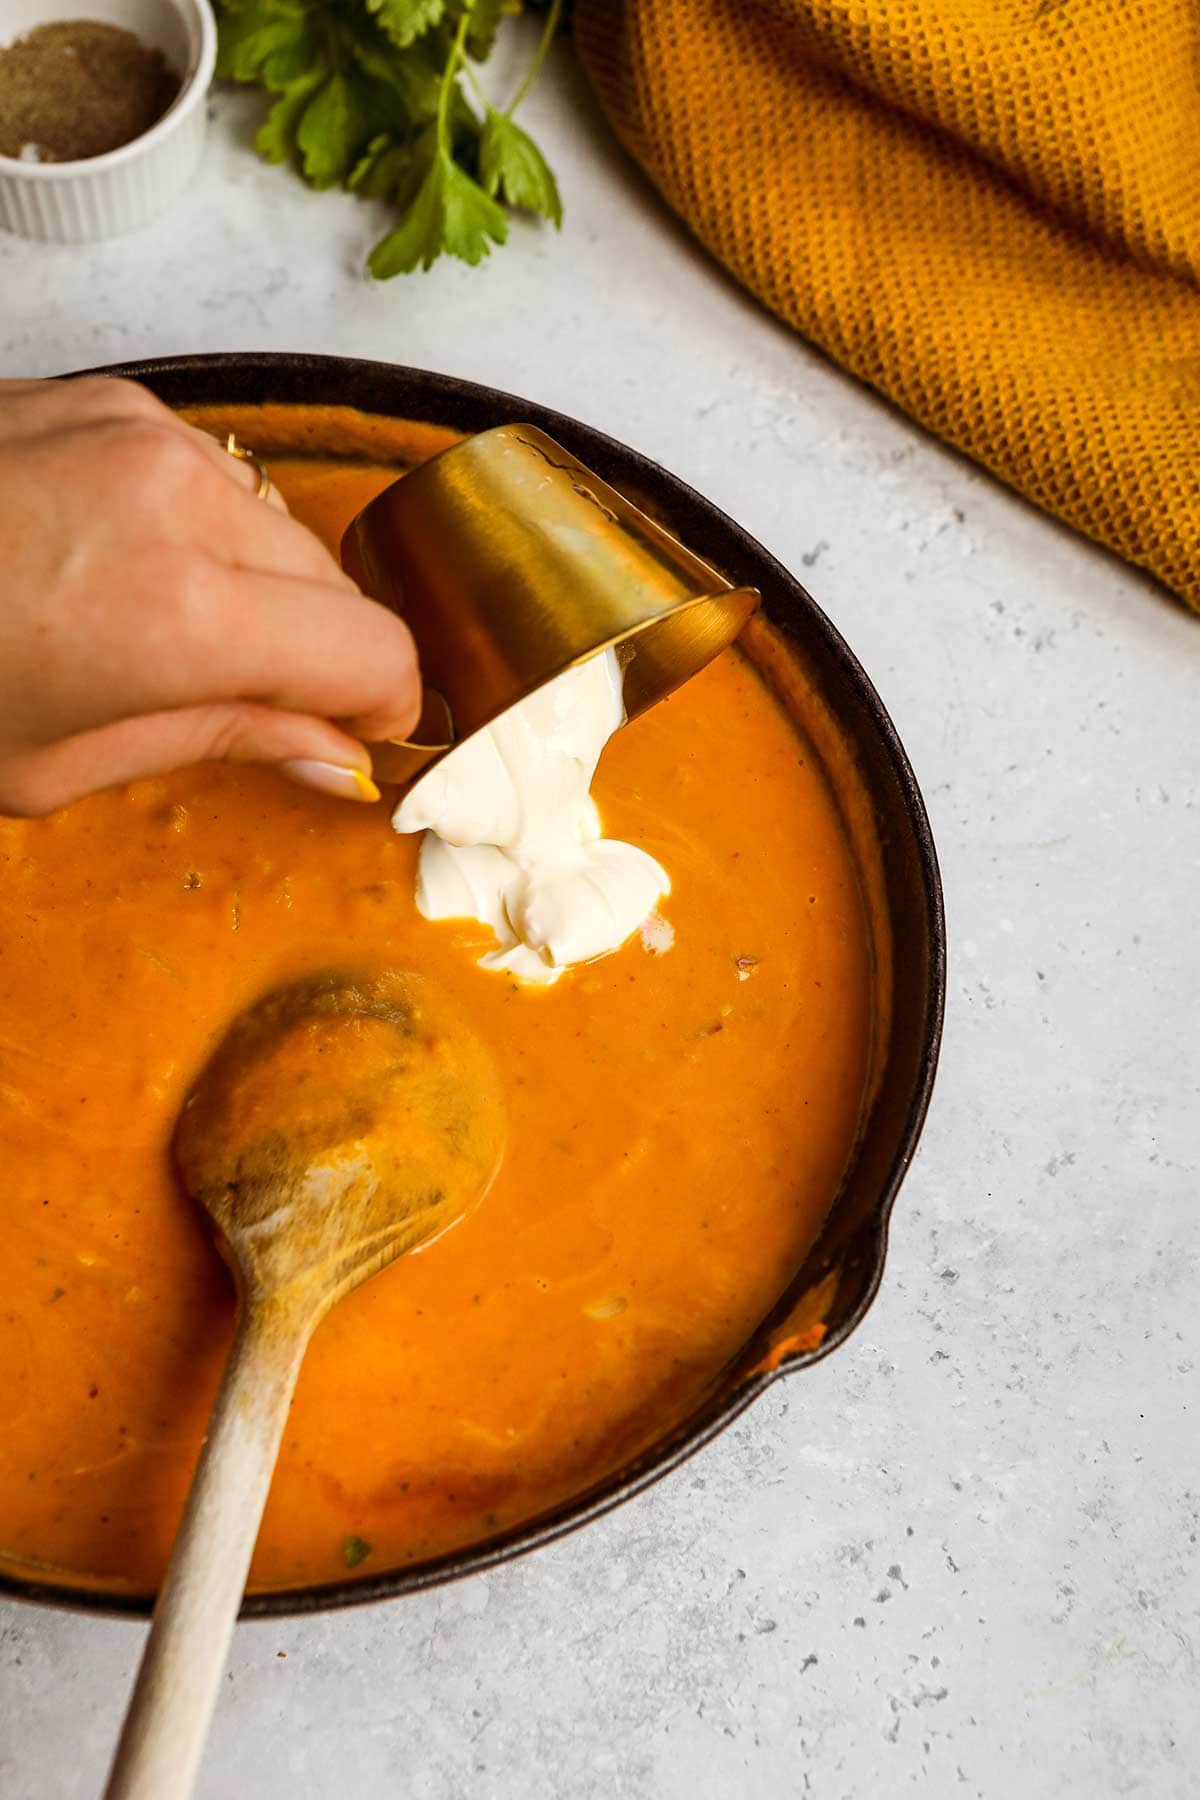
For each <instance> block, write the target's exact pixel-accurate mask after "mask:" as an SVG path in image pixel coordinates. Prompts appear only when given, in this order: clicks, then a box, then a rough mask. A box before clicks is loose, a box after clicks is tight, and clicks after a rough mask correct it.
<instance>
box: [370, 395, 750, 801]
mask: <svg viewBox="0 0 1200 1800" xmlns="http://www.w3.org/2000/svg"><path fill="white" fill-rule="evenodd" d="M342 560H343V563H344V565H345V567H346V569H347V571H348V572H349V573H350V574H351V575H352V576H353V577H354V578H355V579H356V580H357V582H358V584H359V586H360V587H362V588H363V590H364V592H366V593H368V594H370V595H371V596H372V597H373V598H375V599H376V600H378V601H380V602H381V603H382V604H383V605H386V606H388V607H390V608H391V609H392V610H394V611H395V612H397V613H398V614H399V615H400V616H401V617H402V618H403V619H404V620H405V621H406V623H407V624H408V626H409V628H410V630H411V631H412V633H413V637H414V640H415V642H416V647H417V652H418V657H419V660H420V663H421V669H422V676H423V679H424V682H425V691H426V701H425V706H424V709H423V712H422V716H421V719H420V720H419V722H418V724H417V726H416V727H415V728H414V731H413V733H412V735H411V736H410V737H409V738H408V739H406V740H404V741H403V742H402V743H396V744H387V745H381V744H372V745H371V746H369V748H370V750H371V755H372V762H373V765H374V769H375V773H376V779H377V780H380V781H384V782H396V783H401V784H410V783H411V782H413V781H415V780H416V779H417V778H418V776H420V775H422V774H424V773H425V772H426V770H427V769H428V768H430V767H432V765H433V764H434V763H435V762H436V761H438V760H439V759H440V758H441V757H442V756H444V755H446V754H447V752H448V751H449V750H451V749H452V748H454V747H456V746H457V745H458V744H459V743H461V742H463V741H464V739H466V738H467V737H469V736H471V735H472V734H473V733H474V732H476V731H479V730H482V729H483V728H484V727H486V726H487V725H489V724H491V723H492V722H493V721H494V720H495V719H497V718H499V717H500V715H501V714H502V713H504V712H507V711H508V710H509V709H510V708H511V707H513V706H515V705H518V704H519V703H520V702H521V701H522V700H523V699H526V698H527V697H528V696H529V694H531V693H533V692H534V691H535V690H537V689H538V688H540V687H542V686H544V685H545V684H546V683H547V682H549V681H552V680H554V679H555V678H556V677H557V676H559V675H561V674H563V673H564V672H565V671H566V670H567V669H570V668H573V667H576V666H577V665H578V664H580V663H583V662H586V661H588V660H590V658H592V657H594V656H598V655H601V654H602V653H603V652H604V651H606V650H609V649H616V650H617V652H618V654H619V656H620V659H621V663H622V667H623V677H624V692H625V707H626V718H627V719H629V718H634V717H636V716H637V715H638V713H640V712H644V711H645V710H646V709H647V708H648V707H649V706H652V705H654V704H655V703H656V702H657V701H658V700H659V699H662V698H663V697H664V696H665V695H666V694H668V693H670V692H671V691H672V690H673V689H674V688H676V687H678V686H680V685H681V684H682V683H683V682H684V681H686V680H688V679H689V678H690V677H691V676H692V675H694V674H696V673H698V672H699V670H700V669H701V668H703V667H704V665H705V664H706V663H708V662H710V661H711V660H712V658H713V657H714V656H716V655H718V654H719V653H720V652H721V651H722V650H724V649H725V648H726V647H727V646H728V645H729V644H730V643H732V642H733V640H734V638H735V637H736V636H737V634H738V632H739V631H740V630H741V628H742V626H743V625H744V624H745V623H746V621H747V619H749V618H750V616H751V614H752V613H753V612H754V611H755V610H756V608H757V607H758V605H759V604H760V601H761V596H760V594H759V592H758V590H757V589H756V588H750V587H743V586H737V585H735V584H734V583H733V582H732V581H730V580H729V578H728V577H727V576H725V575H724V574H723V573H722V572H721V571H720V570H718V569H716V568H714V567H713V566H712V565H711V564H710V563H707V562H706V561H704V560H703V559H702V558H701V557H699V556H697V555H696V554H695V553H694V552H693V551H691V550H689V549H688V548H687V546H686V545H684V544H683V543H681V542H680V540H679V539H678V538H677V537H675V536H674V535H673V534H672V533H671V532H670V531H669V530H668V529H667V528H666V527H665V526H663V525H661V524H660V523H659V522H658V521H657V520H655V519H652V518H651V517H650V516H649V515H648V514H647V513H645V512H643V511H642V510H641V509H640V508H639V507H637V506H636V505H635V504H634V502H633V501H632V500H630V499H629V498H628V497H627V496H625V495H623V494H621V493H619V492H618V491H617V490H616V489H614V488H611V487H610V486H609V485H608V484H607V483H606V482H604V481H602V480H601V479H600V477H599V476H597V475H595V474H594V473H593V472H592V471H591V470H589V469H587V468H586V467H585V466H584V465H583V464H582V463H580V462H579V461H578V460H577V459H576V458H574V457H573V456H571V454H570V452H569V451H567V450H566V449H564V447H563V446H562V445H561V444H559V443H558V442H557V441H556V440H554V439H553V438H550V437H548V436H547V435H546V433H544V432H542V431H540V430H539V429H538V428H537V427H536V426H532V425H522V424H516V425H502V426H496V427H494V428H492V429H491V430H489V431H485V432H481V433H478V434H477V435H475V436H473V437H467V438H464V439H462V440H461V441H460V442H459V443H457V444H454V445H452V446H451V447H450V448H449V449H447V450H444V451H442V452H441V453H440V454H439V455H437V456H435V457H432V458H430V460H429V461H428V462H425V463H420V464H418V465H417V466H416V467H415V468H414V469H412V470H411V471H409V472H408V473H406V474H404V475H403V476H401V477H400V478H399V479H398V480H397V481H395V482H394V483H393V484H392V485H391V486H390V487H388V488H385V489H384V491H383V492H382V493H381V494H379V495H377V496H376V498H375V499H374V500H372V501H371V502H369V504H368V505H367V506H366V507H364V508H363V510H362V511H361V512H360V513H359V514H358V516H357V517H356V518H355V519H354V520H353V521H352V522H351V524H350V526H349V527H348V529H347V531H346V533H345V535H344V537H343V540H342Z"/></svg>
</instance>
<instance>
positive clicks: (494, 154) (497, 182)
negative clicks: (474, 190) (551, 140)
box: [479, 109, 562, 228]
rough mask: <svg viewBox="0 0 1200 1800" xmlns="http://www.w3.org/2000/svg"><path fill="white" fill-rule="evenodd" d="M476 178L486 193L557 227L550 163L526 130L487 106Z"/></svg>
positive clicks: (558, 203)
mask: <svg viewBox="0 0 1200 1800" xmlns="http://www.w3.org/2000/svg"><path fill="white" fill-rule="evenodd" d="M479 179H480V181H481V182H482V183H483V186H484V188H485V189H486V190H487V192H488V193H489V194H492V195H499V196H500V198H501V199H503V200H506V201H507V202H508V204H509V205H510V206H520V207H524V208H525V210H526V211H527V212H533V213H540V214H541V215H542V217H543V218H545V219H549V221H550V223H551V224H552V225H553V226H555V228H557V227H559V226H561V224H562V201H561V199H560V198H559V193H558V183H557V182H556V181H555V179H554V176H553V174H552V173H551V170H550V165H549V164H548V163H547V161H546V159H545V157H544V156H543V155H542V153H541V151H540V150H539V149H538V147H537V145H536V144H535V143H534V141H533V139H532V138H531V137H530V135H529V133H528V132H527V131H522V130H521V127H520V126H519V125H516V124H514V122H513V121H512V119H509V118H506V117H505V115H504V114H503V113H498V112H492V111H491V110H490V109H489V111H488V116H487V120H486V122H485V124H484V127H483V137H482V138H481V140H480V144H479Z"/></svg>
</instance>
